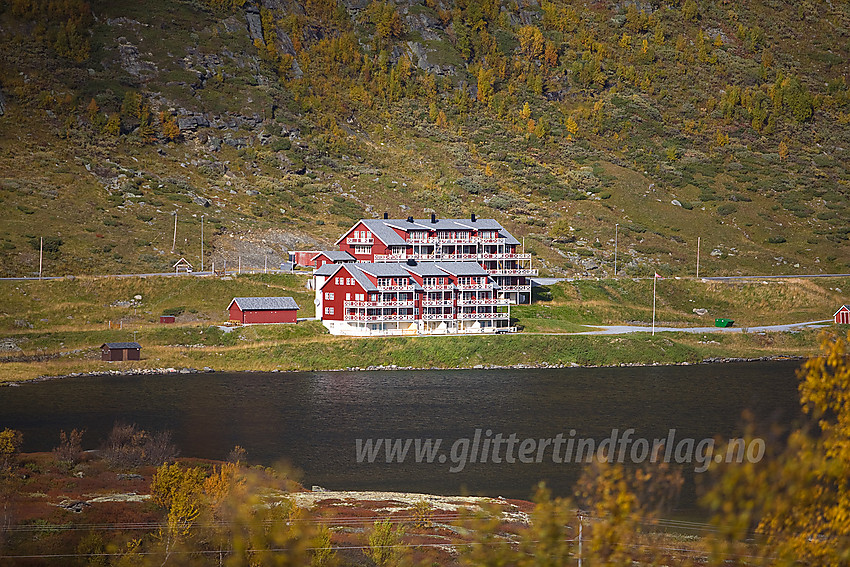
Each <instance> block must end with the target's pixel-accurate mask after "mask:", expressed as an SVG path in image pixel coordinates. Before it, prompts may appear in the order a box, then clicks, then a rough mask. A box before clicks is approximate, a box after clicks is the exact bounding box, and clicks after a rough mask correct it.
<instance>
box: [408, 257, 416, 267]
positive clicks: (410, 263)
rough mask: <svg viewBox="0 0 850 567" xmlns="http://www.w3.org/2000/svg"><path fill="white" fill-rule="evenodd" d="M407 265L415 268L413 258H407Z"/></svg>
mask: <svg viewBox="0 0 850 567" xmlns="http://www.w3.org/2000/svg"><path fill="white" fill-rule="evenodd" d="M407 265H408V266H415V265H416V260H414V259H413V258H408V259H407Z"/></svg>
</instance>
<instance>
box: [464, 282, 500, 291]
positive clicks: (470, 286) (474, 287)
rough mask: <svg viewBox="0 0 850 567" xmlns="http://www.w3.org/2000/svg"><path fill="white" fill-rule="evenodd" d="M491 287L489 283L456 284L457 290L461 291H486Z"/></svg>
mask: <svg viewBox="0 0 850 567" xmlns="http://www.w3.org/2000/svg"><path fill="white" fill-rule="evenodd" d="M492 287H493V284H492V283H490V282H487V283H483V284H480V283H476V284H457V288H458V289H460V290H463V291H474V290H487V289H490V288H492Z"/></svg>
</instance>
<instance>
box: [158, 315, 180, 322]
mask: <svg viewBox="0 0 850 567" xmlns="http://www.w3.org/2000/svg"><path fill="white" fill-rule="evenodd" d="M176 321H177V317H175V316H174V315H160V316H159V322H160V323H165V324H169V323H174V322H176Z"/></svg>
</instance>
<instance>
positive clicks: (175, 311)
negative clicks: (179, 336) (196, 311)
mask: <svg viewBox="0 0 850 567" xmlns="http://www.w3.org/2000/svg"><path fill="white" fill-rule="evenodd" d="M184 311H186V308H185V307H182V306H181V307H169V308H168V309H163V310H162V314H163V315H171V316H173V317H179V316H180V315H182V314H183V312H184Z"/></svg>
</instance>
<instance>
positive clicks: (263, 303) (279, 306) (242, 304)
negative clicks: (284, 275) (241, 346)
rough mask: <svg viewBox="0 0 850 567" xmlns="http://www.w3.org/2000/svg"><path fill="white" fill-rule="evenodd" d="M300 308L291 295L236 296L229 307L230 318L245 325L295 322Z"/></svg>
mask: <svg viewBox="0 0 850 567" xmlns="http://www.w3.org/2000/svg"><path fill="white" fill-rule="evenodd" d="M298 309H299V308H298V304H297V303H295V300H294V299H292V298H291V297H234V298H233V300H232V301H231V302H230V305H228V307H227V310H228V311H229V312H230V320H231V321H236V322H238V323H242V324H243V325H257V324H270V323H295V322H296V321H297V320H298Z"/></svg>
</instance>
